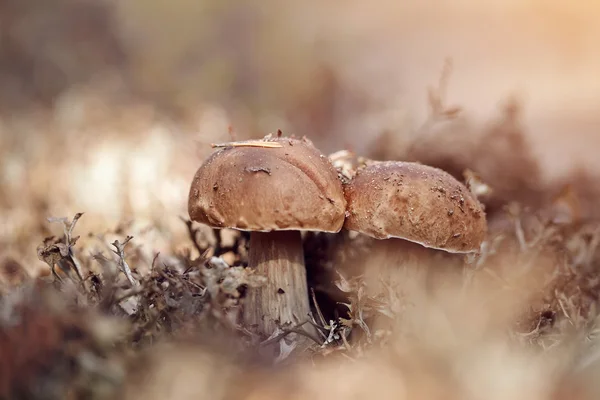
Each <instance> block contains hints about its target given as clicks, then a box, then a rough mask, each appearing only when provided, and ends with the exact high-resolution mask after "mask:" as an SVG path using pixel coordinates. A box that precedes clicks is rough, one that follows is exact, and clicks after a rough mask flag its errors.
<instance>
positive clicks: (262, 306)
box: [244, 231, 310, 332]
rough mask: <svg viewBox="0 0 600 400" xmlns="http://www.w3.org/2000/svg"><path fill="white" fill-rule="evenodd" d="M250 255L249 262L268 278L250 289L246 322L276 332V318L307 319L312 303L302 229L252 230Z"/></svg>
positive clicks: (281, 320) (261, 330)
mask: <svg viewBox="0 0 600 400" xmlns="http://www.w3.org/2000/svg"><path fill="white" fill-rule="evenodd" d="M248 257H249V260H248V261H249V266H250V267H251V268H254V269H255V270H256V272H257V273H259V274H261V275H264V276H266V277H267V281H266V283H265V285H263V286H261V287H258V288H252V289H249V290H248V296H247V298H246V303H245V306H244V310H245V312H244V319H245V322H246V324H247V325H249V326H256V327H258V330H259V331H260V332H275V330H276V328H277V326H276V323H277V322H280V323H281V322H287V321H298V322H302V321H303V320H304V319H307V318H308V315H309V313H310V303H309V300H308V299H309V297H308V286H307V283H306V267H305V265H304V252H303V248H302V237H301V235H300V232H299V231H278V232H252V233H251V234H250V249H249V254H248ZM265 317H267V318H265Z"/></svg>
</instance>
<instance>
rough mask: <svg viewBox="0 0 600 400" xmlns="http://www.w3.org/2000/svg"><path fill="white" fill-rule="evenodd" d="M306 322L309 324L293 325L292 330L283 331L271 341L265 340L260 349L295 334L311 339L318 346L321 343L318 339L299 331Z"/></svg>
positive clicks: (301, 330)
mask: <svg viewBox="0 0 600 400" xmlns="http://www.w3.org/2000/svg"><path fill="white" fill-rule="evenodd" d="M307 322H309V321H308V320H305V321H304V322H301V323H299V324H297V325H295V326H294V327H292V328H286V329H283V332H282V333H280V334H279V335H277V336H275V337H273V338H271V339H267V340H265V341H264V342H261V343H260V346H261V347H265V346H268V345H270V344H273V343H277V342H278V341H279V340H281V339H283V338H284V337H286V336H287V335H289V334H290V333H297V334H299V335H302V336H306V337H307V338H309V339H311V340H312V341H314V342H315V343H316V344H318V345H319V346H320V345H321V344H322V343H321V342H319V339H317V338H315V337H314V336H313V335H311V334H310V333H308V332H306V331H305V330H303V329H300V328H301V327H302V325H304V324H306V323H307Z"/></svg>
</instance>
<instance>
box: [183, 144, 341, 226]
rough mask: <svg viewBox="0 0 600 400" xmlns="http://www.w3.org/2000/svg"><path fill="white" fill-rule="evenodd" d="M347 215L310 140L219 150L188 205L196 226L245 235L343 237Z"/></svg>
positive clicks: (327, 165) (333, 178) (201, 172)
mask: <svg viewBox="0 0 600 400" xmlns="http://www.w3.org/2000/svg"><path fill="white" fill-rule="evenodd" d="M261 143H266V145H269V144H270V145H273V144H277V145H280V147H261ZM266 145H265V146H266ZM345 209H346V200H345V198H344V191H343V188H342V184H341V181H340V180H339V178H338V176H337V171H336V170H335V168H334V167H333V165H332V164H331V162H330V161H329V159H328V158H327V157H326V156H324V155H322V154H321V153H320V152H319V151H318V150H317V148H315V146H314V145H313V144H312V142H311V141H310V140H308V139H305V138H303V139H294V138H281V137H279V138H265V139H262V140H261V141H253V142H252V145H243V144H242V145H235V146H230V147H225V148H222V149H220V150H217V151H216V152H215V153H213V154H212V155H211V156H210V157H209V158H208V159H207V160H206V161H205V162H204V163H203V164H202V165H201V166H200V168H199V169H198V171H197V172H196V175H195V177H194V180H193V182H192V185H191V188H190V193H189V203H188V212H189V214H190V217H191V218H192V220H195V221H198V222H200V223H204V224H206V225H209V226H212V227H215V228H233V229H238V230H244V231H272V230H306V231H309V230H311V231H323V232H339V231H340V230H341V229H342V226H343V224H344V213H345Z"/></svg>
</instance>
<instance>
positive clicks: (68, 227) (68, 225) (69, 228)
mask: <svg viewBox="0 0 600 400" xmlns="http://www.w3.org/2000/svg"><path fill="white" fill-rule="evenodd" d="M83 214H84V213H77V214H75V216H74V217H73V221H71V222H69V219H68V218H66V217H49V218H47V220H48V222H50V223H53V222H60V223H62V224H63V230H64V235H65V245H66V246H67V257H70V258H71V260H72V261H73V266H74V267H75V268H74V269H75V272H76V273H77V276H78V278H79V279H80V280H81V281H82V282H83V270H82V268H81V264H80V263H79V260H77V257H75V254H74V253H73V247H72V246H73V244H74V243H75V242H76V241H77V238H75V239H73V229H75V225H77V221H79V218H81V217H82V216H83ZM53 272H54V271H53Z"/></svg>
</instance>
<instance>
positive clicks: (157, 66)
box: [0, 0, 600, 267]
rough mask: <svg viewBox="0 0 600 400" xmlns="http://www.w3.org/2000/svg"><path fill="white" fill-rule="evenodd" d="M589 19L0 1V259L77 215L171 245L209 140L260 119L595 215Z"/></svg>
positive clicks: (356, 8) (409, 4) (508, 8)
mask: <svg viewBox="0 0 600 400" xmlns="http://www.w3.org/2000/svg"><path fill="white" fill-rule="evenodd" d="M599 17H600V7H598V6H597V5H595V4H594V2H583V1H580V2H566V1H558V0H544V1H541V0H519V1H517V0H504V1H488V2H475V1H467V0H458V1H453V2H444V1H434V0H425V1H419V2H417V1H406V2H397V1H392V0H377V1H371V2H367V3H365V2H359V1H355V0H346V1H344V2H341V1H334V0H332V1H328V2H323V1H313V0H308V1H304V2H277V1H274V0H263V1H260V2H253V1H246V0H238V1H232V0H220V1H215V0H204V1H190V0H171V1H159V0H121V1H112V0H52V1H50V0H0V257H19V258H20V259H22V260H26V264H28V265H30V266H32V267H33V266H40V265H42V264H41V261H39V260H38V259H37V257H36V252H35V247H36V246H37V245H38V244H39V243H40V241H41V239H42V238H43V237H44V236H45V235H48V234H49V233H50V232H55V233H56V232H60V226H59V225H57V226H56V227H55V228H56V229H58V231H56V229H54V228H53V227H52V226H51V225H49V224H48V223H47V222H46V220H45V219H46V218H47V217H49V216H68V217H72V215H74V214H75V213H76V212H85V213H86V216H85V217H84V218H82V220H81V222H80V223H79V225H78V231H79V233H80V234H81V235H85V234H86V233H87V232H92V231H94V232H99V231H100V232H101V231H102V230H103V229H108V228H107V227H112V226H115V225H116V224H118V223H123V221H133V220H135V221H136V222H137V223H140V224H142V225H143V224H148V226H151V229H153V230H154V231H155V232H156V235H155V236H153V237H154V238H155V240H154V241H153V242H148V243H149V244H148V246H151V247H152V251H161V250H163V251H164V250H165V249H170V246H172V243H177V238H178V237H184V235H186V234H187V232H186V228H185V225H184V224H183V223H181V220H180V219H179V217H180V216H186V215H187V208H186V206H187V195H188V190H189V184H190V182H191V179H192V177H193V174H194V172H195V170H196V168H197V167H198V166H199V165H200V163H201V162H202V161H203V159H204V158H205V157H206V156H207V155H208V154H210V152H211V151H212V149H211V147H210V143H214V142H220V141H228V140H232V139H238V140H239V139H247V138H260V137H262V136H264V135H266V134H268V133H271V132H275V131H277V129H281V130H282V131H283V132H284V134H286V135H291V134H295V135H298V136H302V135H306V136H307V137H309V138H310V139H311V140H313V142H314V143H315V145H317V146H318V147H319V148H320V149H321V150H322V151H323V152H324V153H326V154H329V153H332V152H334V151H337V150H342V149H348V150H352V151H354V152H356V153H357V154H359V155H363V156H367V157H372V158H377V159H397V160H417V161H421V162H423V163H426V164H430V165H434V166H439V167H442V168H444V169H446V170H448V171H449V172H451V173H453V174H454V175H455V176H457V177H458V178H460V179H461V180H462V179H463V172H464V170H465V169H466V168H469V169H471V170H473V171H474V172H476V173H477V174H479V175H480V176H481V177H482V179H483V180H484V181H485V182H486V183H488V184H490V185H491V187H492V188H493V189H494V197H493V198H492V199H490V201H489V204H487V206H488V210H489V211H490V212H493V210H494V209H499V208H500V207H501V206H503V205H505V204H506V203H507V202H508V201H513V200H514V201H519V202H521V203H524V204H529V205H531V206H537V205H539V204H542V203H544V202H545V201H547V200H548V199H549V198H554V197H555V196H557V195H559V194H560V193H563V192H561V190H562V191H564V187H565V184H567V183H568V184H570V185H571V186H570V188H571V190H572V193H575V197H574V198H576V199H577V207H578V212H579V213H580V214H581V215H585V216H586V217H588V218H595V215H594V212H595V210H594V206H593V204H594V199H595V197H594V194H595V193H597V192H598V188H597V180H595V174H594V171H595V170H596V169H597V167H598V158H597V157H596V149H597V147H598V145H599V144H600V134H599V132H598V131H597V129H598V128H597V127H598V126H599V123H600V112H598V111H599V110H600V79H598V78H597V74H598V71H599V70H600V53H599V52H598V51H597V50H596V47H597V43H598V41H599V39H600V25H598V24H597V23H596V22H597V21H598V18H599ZM569 193H571V192H569ZM599 193H600V192H599ZM586 201H587V202H586ZM140 221H141V222H140ZM53 229H54V230H53ZM139 229H144V228H143V227H140V228H139ZM130 232H131V233H135V230H134V228H131V229H130Z"/></svg>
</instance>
